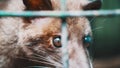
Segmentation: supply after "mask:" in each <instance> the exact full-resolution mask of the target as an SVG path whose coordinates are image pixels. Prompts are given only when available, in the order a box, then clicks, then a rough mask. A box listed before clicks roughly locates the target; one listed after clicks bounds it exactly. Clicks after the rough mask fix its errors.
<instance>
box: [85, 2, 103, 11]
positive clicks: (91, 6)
mask: <svg viewBox="0 0 120 68" xmlns="http://www.w3.org/2000/svg"><path fill="white" fill-rule="evenodd" d="M101 5H102V1H101V0H96V1H91V2H89V3H88V4H87V5H84V6H83V9H84V10H98V9H100V8H101Z"/></svg>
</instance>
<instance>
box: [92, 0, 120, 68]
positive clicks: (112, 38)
mask: <svg viewBox="0 0 120 68" xmlns="http://www.w3.org/2000/svg"><path fill="white" fill-rule="evenodd" d="M102 9H105V10H114V9H120V0H103V5H102ZM91 25H92V30H93V38H94V40H93V46H94V67H95V68H120V16H108V17H97V18H95V20H93V21H92V22H91Z"/></svg>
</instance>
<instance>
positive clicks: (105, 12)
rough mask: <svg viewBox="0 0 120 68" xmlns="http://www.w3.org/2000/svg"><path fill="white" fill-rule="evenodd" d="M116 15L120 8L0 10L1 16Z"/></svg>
mask: <svg viewBox="0 0 120 68" xmlns="http://www.w3.org/2000/svg"><path fill="white" fill-rule="evenodd" d="M110 15H111V16H116V15H120V9H116V10H93V11H34V12H33V11H0V16H3V17H6V16H7V17H8V16H11V17H36V16H37V17H39V16H47V17H68V16H73V17H80V16H110Z"/></svg>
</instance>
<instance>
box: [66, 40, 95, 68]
mask: <svg viewBox="0 0 120 68" xmlns="http://www.w3.org/2000/svg"><path fill="white" fill-rule="evenodd" d="M68 52H69V68H93V66H92V62H91V59H90V55H89V52H88V50H87V48H86V47H85V46H84V45H83V44H82V42H78V40H76V39H73V40H70V41H69V42H68Z"/></svg>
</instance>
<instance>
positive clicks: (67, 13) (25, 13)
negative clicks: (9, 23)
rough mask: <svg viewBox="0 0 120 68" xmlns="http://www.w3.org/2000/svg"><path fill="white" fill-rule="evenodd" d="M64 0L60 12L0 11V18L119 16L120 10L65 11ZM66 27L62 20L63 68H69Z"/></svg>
mask: <svg viewBox="0 0 120 68" xmlns="http://www.w3.org/2000/svg"><path fill="white" fill-rule="evenodd" d="M65 6H66V0H61V10H62V11H2V10H0V17H9V16H10V17H36V16H47V17H61V18H62V19H63V18H65V17H80V16H117V15H120V9H116V10H92V11H65V9H66V7H65ZM67 35H68V33H67V27H66V22H65V20H64V19H63V23H62V45H63V47H62V51H63V52H62V53H63V57H62V61H63V68H69V63H68V62H69V61H68V59H69V57H68V56H69V54H68V50H67Z"/></svg>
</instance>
